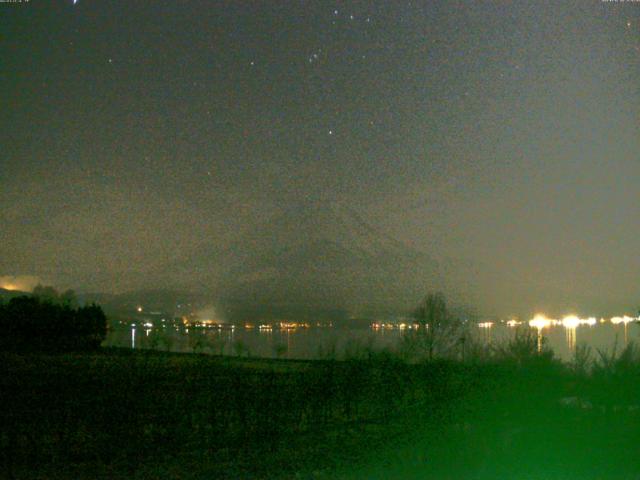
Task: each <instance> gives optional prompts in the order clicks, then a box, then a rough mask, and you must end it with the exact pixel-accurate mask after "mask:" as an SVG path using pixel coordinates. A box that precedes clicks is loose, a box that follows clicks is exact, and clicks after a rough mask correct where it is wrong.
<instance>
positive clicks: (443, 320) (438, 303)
mask: <svg viewBox="0 0 640 480" xmlns="http://www.w3.org/2000/svg"><path fill="white" fill-rule="evenodd" d="M413 317H414V319H415V321H416V323H417V324H418V331H417V333H416V335H415V336H414V338H413V341H414V345H412V347H413V350H414V354H418V355H421V356H424V355H425V354H426V357H427V358H428V359H429V360H433V358H434V357H435V355H436V354H438V355H447V354H450V353H451V351H452V350H453V349H454V348H455V346H456V345H458V344H459V343H460V339H461V333H462V329H461V323H460V322H459V321H458V320H457V319H456V318H455V317H454V316H453V315H451V313H450V312H449V310H448V308H447V301H446V298H445V296H444V294H443V293H441V292H435V293H428V294H427V295H426V296H425V297H424V298H423V299H422V301H421V302H420V303H419V304H418V306H417V307H416V309H415V310H414V313H413Z"/></svg>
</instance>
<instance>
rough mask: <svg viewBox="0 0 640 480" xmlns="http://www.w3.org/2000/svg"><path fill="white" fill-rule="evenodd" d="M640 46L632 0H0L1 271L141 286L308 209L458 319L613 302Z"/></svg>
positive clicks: (636, 228)
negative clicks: (421, 275) (413, 263)
mask: <svg viewBox="0 0 640 480" xmlns="http://www.w3.org/2000/svg"><path fill="white" fill-rule="evenodd" d="M639 59H640V2H600V1H592V0H581V1H562V2H558V1H549V2H538V1H528V2H504V1H498V0H496V1H491V2H482V1H473V2H471V1H469V2H454V1H447V2H445V1H442V2H430V1H426V0H425V1H422V2H413V1H411V2H409V1H388V2H328V1H298V2H276V1H265V2H257V1H256V2H240V1H232V2H218V1H198V0H194V1H188V2H186V1H182V0H173V1H157V2H144V1H118V0H115V1H96V0H78V1H77V2H76V4H75V5H74V4H73V0H66V1H63V0H60V1H58V0H56V1H54V0H47V1H44V0H31V1H29V2H26V3H0V92H1V93H0V122H1V123H0V125H1V126H2V128H0V207H1V209H0V225H1V228H0V277H1V276H5V277H6V279H5V280H6V281H9V280H11V279H9V276H33V277H37V278H38V279H40V280H41V281H45V282H47V283H52V284H55V285H58V286H60V287H72V288H75V289H76V290H81V291H82V290H85V291H86V290H104V291H113V292H118V291H124V290H127V289H132V288H141V287H144V286H145V285H151V284H153V283H154V282H156V283H157V282H158V281H159V280H158V279H157V278H155V277H154V272H157V271H159V270H158V269H159V266H160V265H165V264H167V263H169V262H177V261H180V258H182V256H183V255H185V254H188V252H191V251H193V250H197V249H198V248H199V245H201V244H202V242H203V241H204V239H206V240H207V241H209V242H215V243H216V244H219V245H225V246H227V247H228V248H233V246H234V242H237V241H238V238H241V235H242V234H243V233H245V232H247V231H250V230H251V229H256V232H257V235H259V231H260V230H259V225H261V224H262V222H264V221H265V219H268V218H270V216H273V215H277V214H278V212H281V211H283V210H284V211H286V209H287V208H290V207H291V206H292V205H304V204H306V203H309V202H312V203H314V204H340V205H346V206H348V207H349V208H350V209H353V210H354V211H357V212H358V213H359V214H360V215H361V216H362V218H364V219H366V220H367V222H369V223H370V224H371V225H372V226H374V227H375V228H377V229H380V230H381V231H384V232H386V233H387V234H389V235H391V236H393V237H395V238H397V239H398V240H400V241H401V242H403V243H404V244H406V245H407V246H408V247H409V248H412V249H416V250H420V251H423V252H426V253H428V254H429V255H431V256H432V257H434V258H435V259H437V260H438V261H439V262H441V264H442V265H445V266H447V265H449V266H450V267H446V268H445V270H446V271H447V274H448V275H449V277H450V278H449V279H448V281H449V282H450V283H452V282H456V281H458V280H459V281H460V282H461V285H462V284H464V285H465V287H464V288H465V289H466V295H467V297H468V298H467V302H468V303H471V304H473V305H474V306H475V307H476V308H477V309H478V310H479V311H480V312H485V313H497V314H504V315H508V314H511V313H514V312H522V311H530V310H531V311H532V310H534V309H539V308H543V309H548V311H549V312H550V313H554V309H556V310H555V311H558V313H563V312H565V311H566V309H574V310H577V312H576V313H585V314H590V313H591V312H593V313H594V314H597V313H602V314H605V313H609V312H612V313H619V312H621V311H623V310H626V311H629V312H630V313H635V308H636V307H637V304H638V303H639V302H640V281H639V277H640V254H639V253H640V194H639V188H640V132H639V130H640V118H639V112H640V80H639V79H640V61H639ZM212 268H215V266H212ZM162 283H163V284H166V285H167V286H171V283H172V279H171V277H170V275H169V276H167V275H166V274H163V278H162ZM562 309H564V310H562Z"/></svg>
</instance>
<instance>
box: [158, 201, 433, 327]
mask: <svg viewBox="0 0 640 480" xmlns="http://www.w3.org/2000/svg"><path fill="white" fill-rule="evenodd" d="M166 274H167V275H168V276H172V275H173V276H174V277H176V276H177V277H178V278H180V281H179V282H180V284H181V285H182V286H183V288H187V289H203V288H204V289H205V290H208V291H209V292H210V293H212V294H213V295H214V296H215V297H216V298H217V299H219V300H221V301H223V302H225V303H230V304H233V305H239V304H243V305H244V306H245V307H248V306H255V307H256V308H259V307H262V308H266V309H273V308H275V309H277V310H278V311H282V312H284V311H286V310H287V309H294V310H296V311H298V309H299V308H302V307H305V308H309V309H315V310H317V309H319V308H324V309H340V310H343V311H345V312H346V313H348V314H349V315H351V316H354V315H355V316H358V315H362V314H364V313H365V312H371V311H378V312H379V311H402V310H406V309H407V308H408V307H409V306H410V305H413V304H414V303H415V302H416V301H417V299H419V298H420V296H421V295H422V294H423V293H424V291H425V289H429V288H431V289H436V288H441V287H442V286H443V283H442V278H441V275H440V272H439V269H438V264H437V262H436V261H435V260H434V259H433V258H431V257H430V256H429V255H427V254H425V253H423V252H419V251H417V250H414V249H411V248H410V247H408V246H407V245H405V244H403V243H401V242H399V241H397V240H396V239H394V238H393V237H392V236H391V235H388V234H386V233H385V232H382V231H379V230H377V229H375V228H373V227H372V226H371V225H369V224H368V223H367V222H366V221H365V220H364V219H363V218H362V217H360V216H359V215H358V214H357V213H356V212H355V211H353V210H352V209H349V208H347V207H344V206H342V205H338V204H321V203H317V202H316V203H307V204H304V205H302V206H300V205H298V206H296V207H291V208H287V209H285V210H284V211H283V212H281V213H279V214H277V215H275V216H274V217H273V218H271V219H269V220H267V221H265V222H264V223H263V224H262V225H261V226H259V227H257V228H255V229H252V230H250V231H247V232H245V233H244V234H242V235H241V236H240V237H239V238H238V239H237V240H236V241H234V242H233V244H232V245H227V246H225V247H221V246H220V245H218V244H216V243H213V242H209V241H205V242H203V244H202V245H201V246H200V247H199V248H198V249H196V250H195V251H194V252H192V253H190V254H189V255H187V256H185V257H184V258H181V259H179V260H177V261H175V262H173V263H172V264H170V265H167V267H166Z"/></svg>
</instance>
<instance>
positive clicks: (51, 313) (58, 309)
mask: <svg viewBox="0 0 640 480" xmlns="http://www.w3.org/2000/svg"><path fill="white" fill-rule="evenodd" d="M49 298H50V297H49ZM49 298H45V299H43V298H41V297H38V296H20V297H15V298H12V299H11V300H10V301H9V303H7V304H3V305H0V331H2V332H3V335H2V336H1V337H0V349H5V350H43V351H74V350H94V349H97V348H99V347H100V344H101V343H102V342H103V340H104V339H105V337H106V334H107V318H106V316H105V314H104V312H103V311H102V308H100V307H99V306H98V305H88V306H84V307H80V308H72V307H71V306H69V305H68V304H61V303H53V302H52V301H51V300H50V299H49Z"/></svg>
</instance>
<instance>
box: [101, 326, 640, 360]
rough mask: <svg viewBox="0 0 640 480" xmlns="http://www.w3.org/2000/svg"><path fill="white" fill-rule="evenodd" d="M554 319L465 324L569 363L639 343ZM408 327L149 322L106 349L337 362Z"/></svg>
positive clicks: (480, 335)
mask: <svg viewBox="0 0 640 480" xmlns="http://www.w3.org/2000/svg"><path fill="white" fill-rule="evenodd" d="M553 322H555V321H552V323H550V324H546V325H538V328H537V329H536V328H533V327H528V326H527V325H526V324H524V325H522V326H519V327H515V326H509V325H507V324H506V323H490V322H483V323H479V324H473V325H470V326H469V331H470V334H471V335H472V336H473V337H474V338H475V339H477V340H479V341H480V342H482V343H483V344H485V345H491V344H494V345H495V344H499V343H501V342H507V341H509V340H510V339H512V338H513V337H514V336H515V334H516V331H517V330H518V329H523V328H524V329H527V328H532V330H533V331H534V332H537V334H538V335H539V337H538V338H539V339H540V340H541V341H542V342H543V343H544V345H546V346H548V347H550V348H551V349H553V351H554V352H555V354H556V356H558V357H560V358H561V359H563V360H570V359H571V358H572V356H573V352H574V351H575V348H576V345H581V344H586V345H589V346H590V347H592V349H593V350H594V353H595V350H596V349H602V350H607V351H609V352H610V351H612V350H613V349H614V348H616V349H617V351H620V350H621V349H622V348H624V346H625V345H626V344H628V343H629V342H631V341H636V342H637V340H638V339H639V335H640V327H639V326H638V323H637V322H636V321H624V322H619V323H617V324H614V323H612V322H611V321H609V320H607V321H604V322H602V321H597V322H596V323H593V321H592V324H577V322H576V324H575V325H574V324H572V323H571V322H569V323H567V322H565V324H566V325H569V326H565V325H563V324H562V323H560V322H555V323H553ZM410 328H411V327H409V326H404V327H403V325H397V324H394V325H391V324H386V325H385V324H377V328H373V327H372V328H334V327H330V326H324V327H318V326H309V327H297V328H277V327H272V326H267V325H264V326H263V327H262V328H259V327H258V326H256V327H253V328H245V327H242V326H235V327H234V326H231V325H222V326H212V325H209V326H200V327H190V328H185V327H183V326H179V327H174V326H171V327H169V326H167V327H153V326H151V325H150V324H147V326H144V325H139V324H137V325H135V326H130V327H122V328H117V329H113V330H111V331H110V332H109V334H108V336H107V339H106V340H105V342H104V345H105V346H118V347H128V348H135V349H148V348H155V349H159V350H171V351H176V352H194V351H197V352H205V353H213V354H223V355H251V356H254V357H269V358H276V357H281V358H296V359H317V358H330V357H334V356H335V357H337V358H341V357H344V356H345V355H349V354H357V353H358V352H359V351H360V352H362V351H363V350H364V349H366V348H373V349H383V348H391V349H393V348H395V347H396V346H397V345H399V343H400V341H401V340H402V337H403V336H404V335H407V334H411V332H410Z"/></svg>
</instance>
